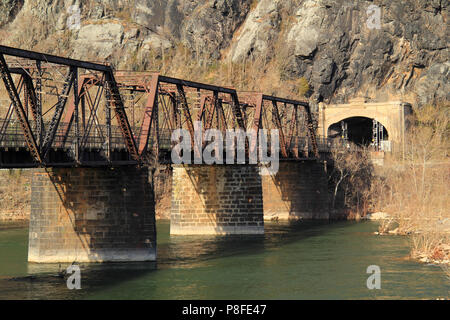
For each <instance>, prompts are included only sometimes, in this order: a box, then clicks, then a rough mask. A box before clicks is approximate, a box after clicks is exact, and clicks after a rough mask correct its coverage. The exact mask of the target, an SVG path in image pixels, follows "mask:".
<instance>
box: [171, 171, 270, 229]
mask: <svg viewBox="0 0 450 320" xmlns="http://www.w3.org/2000/svg"><path fill="white" fill-rule="evenodd" d="M170 233H171V234H172V235H196V234H263V233H264V219H263V197H262V184H261V176H260V174H259V168H258V166H257V165H174V166H173V175H172V208H171V221H170Z"/></svg>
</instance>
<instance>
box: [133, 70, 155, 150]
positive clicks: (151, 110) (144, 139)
mask: <svg viewBox="0 0 450 320" xmlns="http://www.w3.org/2000/svg"><path fill="white" fill-rule="evenodd" d="M158 85H159V74H154V75H153V76H152V79H151V82H150V86H147V85H145V87H146V91H147V92H148V99H147V104H146V106H145V112H144V120H143V121H142V127H141V133H140V135H139V140H138V141H139V155H140V156H142V155H143V154H144V152H145V151H146V150H147V147H148V139H149V137H150V133H151V130H152V122H153V121H154V119H155V118H156V117H155V114H156V115H157V113H158Z"/></svg>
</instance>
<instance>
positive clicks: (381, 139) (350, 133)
mask: <svg viewBox="0 0 450 320" xmlns="http://www.w3.org/2000/svg"><path fill="white" fill-rule="evenodd" d="M328 137H329V138H335V139H343V140H347V141H351V142H353V143H355V144H357V145H360V146H372V147H374V149H376V150H382V149H385V148H386V145H387V141H388V140H389V134H388V132H387V130H386V128H385V127H384V126H383V125H382V124H381V123H380V122H378V121H377V120H375V119H370V118H366V117H351V118H347V119H343V120H342V121H340V122H337V123H334V124H332V125H331V126H330V127H329V128H328Z"/></svg>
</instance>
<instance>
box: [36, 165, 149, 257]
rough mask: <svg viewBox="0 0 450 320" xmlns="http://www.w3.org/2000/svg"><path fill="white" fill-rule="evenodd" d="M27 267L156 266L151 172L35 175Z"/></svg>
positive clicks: (68, 170)
mask: <svg viewBox="0 0 450 320" xmlns="http://www.w3.org/2000/svg"><path fill="white" fill-rule="evenodd" d="M31 189H32V191H31V216H30V230H29V247H28V261H30V262H45V263H53V262H73V261H77V262H108V261H153V260H156V228H155V208H154V207H155V206H154V199H153V190H152V187H151V186H150V184H149V183H148V170H147V169H144V168H143V169H137V168H134V167H121V168H115V169H111V168H58V169H56V168H54V169H35V170H34V172H33V174H32V186H31Z"/></svg>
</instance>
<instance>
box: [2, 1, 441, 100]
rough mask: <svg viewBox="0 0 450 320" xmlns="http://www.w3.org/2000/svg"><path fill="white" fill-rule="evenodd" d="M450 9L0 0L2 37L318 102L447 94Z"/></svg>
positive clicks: (417, 4) (430, 4)
mask: <svg viewBox="0 0 450 320" xmlns="http://www.w3.org/2000/svg"><path fill="white" fill-rule="evenodd" d="M71 5H76V6H78V7H80V12H81V19H80V25H79V28H76V26H75V28H72V29H70V28H68V25H67V21H68V20H69V21H71V22H74V21H75V22H76V20H77V19H74V17H73V14H74V11H73V10H72V11H70V10H69V11H68V8H69V6H71ZM370 5H376V6H378V8H380V18H381V21H380V22H381V23H380V25H379V28H371V27H370V25H369V24H368V22H367V21H368V19H371V18H373V15H372V13H373V12H370V13H368V12H367V9H368V8H369V6H370ZM448 12H449V1H448V0H395V1H392V0H375V1H357V0H354V1H344V0H342V1H337V0H316V1H313V0H283V1H281V0H259V1H258V0H204V1H193V0H128V1H122V0H108V1H106V0H80V1H79V0H45V1H44V0H0V19H1V20H0V43H1V44H4V45H11V46H17V47H21V48H26V49H35V50H39V51H43V52H48V53H54V54H60V55H66V56H71V57H74V58H81V59H89V60H95V61H101V60H107V61H109V62H111V63H113V65H114V66H115V67H116V68H120V69H128V70H161V72H163V73H165V74H169V75H174V76H180V77H189V78H191V79H195V80H203V81H209V82H214V83H217V84H223V85H232V86H235V87H237V88H238V89H247V90H264V91H265V92H268V93H273V94H281V95H290V96H300V95H306V96H307V97H309V98H310V99H311V100H312V101H316V102H317V101H325V102H344V101H346V100H348V99H349V98H351V97H356V96H365V97H368V98H370V99H374V100H378V101H383V100H388V99H404V100H406V101H410V102H413V103H414V102H417V103H418V104H426V103H430V102H433V101H435V100H449V98H450V97H449V95H450V85H449V83H450V82H449V72H450V60H449V50H448V44H449V32H448ZM71 17H72V18H71ZM72 26H73V24H72ZM372 27H373V25H372Z"/></svg>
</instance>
